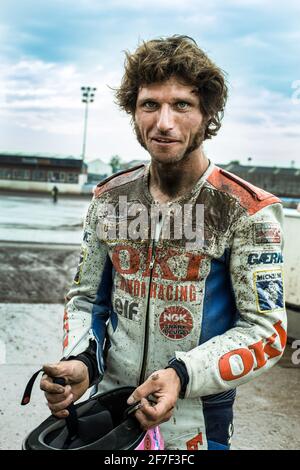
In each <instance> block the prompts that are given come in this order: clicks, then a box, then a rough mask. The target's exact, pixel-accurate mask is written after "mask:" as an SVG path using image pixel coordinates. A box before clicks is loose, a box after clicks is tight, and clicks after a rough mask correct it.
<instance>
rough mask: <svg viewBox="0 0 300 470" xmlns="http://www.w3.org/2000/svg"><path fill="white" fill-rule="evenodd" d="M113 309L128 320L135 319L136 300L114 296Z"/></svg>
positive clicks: (136, 312)
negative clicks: (130, 300) (131, 300)
mask: <svg viewBox="0 0 300 470" xmlns="http://www.w3.org/2000/svg"><path fill="white" fill-rule="evenodd" d="M114 305H115V311H116V312H117V313H118V314H119V315H122V316H123V317H125V318H128V320H136V321H137V318H136V317H137V315H138V307H139V304H138V303H137V302H129V300H124V301H123V300H122V299H120V298H116V299H115V301H114Z"/></svg>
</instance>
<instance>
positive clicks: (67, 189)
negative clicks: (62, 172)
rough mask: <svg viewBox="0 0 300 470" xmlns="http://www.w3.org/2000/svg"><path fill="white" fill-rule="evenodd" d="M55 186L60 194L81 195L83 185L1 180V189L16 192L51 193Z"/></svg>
mask: <svg viewBox="0 0 300 470" xmlns="http://www.w3.org/2000/svg"><path fill="white" fill-rule="evenodd" d="M84 176H85V175H84ZM53 186H56V187H57V188H58V191H59V193H60V194H80V193H81V192H82V185H81V184H71V183H51V182H46V181H16V180H13V181H12V180H0V188H1V189H10V190H15V191H28V192H34V191H40V192H45V193H47V192H49V193H50V192H51V190H52V188H53Z"/></svg>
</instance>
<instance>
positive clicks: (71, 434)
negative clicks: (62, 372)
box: [53, 377, 78, 449]
mask: <svg viewBox="0 0 300 470" xmlns="http://www.w3.org/2000/svg"><path fill="white" fill-rule="evenodd" d="M53 383H55V384H58V385H62V386H63V387H65V386H66V381H65V379H64V378H63V377H54V378H53ZM67 410H68V412H69V416H68V417H67V418H65V419H66V425H67V429H68V437H67V439H66V442H65V444H64V449H66V448H67V447H69V445H70V444H71V442H72V441H73V440H74V439H75V437H76V436H77V434H78V417H77V412H76V408H75V405H74V403H71V404H70V405H69V406H68V408H67Z"/></svg>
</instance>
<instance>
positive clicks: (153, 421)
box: [135, 398, 173, 430]
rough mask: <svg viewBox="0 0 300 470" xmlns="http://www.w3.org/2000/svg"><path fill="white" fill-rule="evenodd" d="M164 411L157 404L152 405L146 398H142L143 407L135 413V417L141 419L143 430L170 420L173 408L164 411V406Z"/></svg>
mask: <svg viewBox="0 0 300 470" xmlns="http://www.w3.org/2000/svg"><path fill="white" fill-rule="evenodd" d="M162 409H163V411H160V409H157V405H155V406H152V405H151V403H149V402H148V401H147V400H146V399H144V398H143V399H142V400H141V407H140V409H139V410H138V411H137V412H136V413H135V417H136V418H137V420H138V421H139V423H140V425H141V428H142V429H143V430H148V429H151V428H153V427H154V426H157V425H158V424H160V423H164V422H165V421H169V419H171V417H172V414H173V408H172V409H171V410H168V411H164V409H165V407H163V408H162Z"/></svg>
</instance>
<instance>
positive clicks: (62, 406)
mask: <svg viewBox="0 0 300 470" xmlns="http://www.w3.org/2000/svg"><path fill="white" fill-rule="evenodd" d="M73 398H74V397H73V394H72V393H70V394H69V396H68V397H67V398H66V399H65V400H63V401H60V402H57V403H50V402H49V401H48V407H49V409H50V410H51V412H52V413H53V414H55V413H57V412H59V411H64V410H66V409H67V408H68V406H69V405H71V403H72V402H73Z"/></svg>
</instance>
